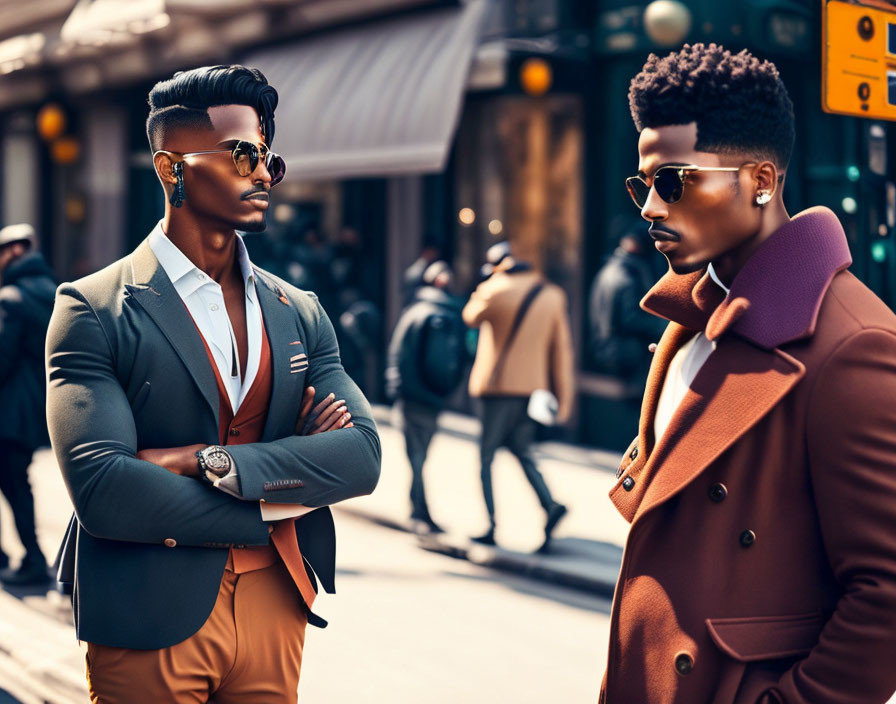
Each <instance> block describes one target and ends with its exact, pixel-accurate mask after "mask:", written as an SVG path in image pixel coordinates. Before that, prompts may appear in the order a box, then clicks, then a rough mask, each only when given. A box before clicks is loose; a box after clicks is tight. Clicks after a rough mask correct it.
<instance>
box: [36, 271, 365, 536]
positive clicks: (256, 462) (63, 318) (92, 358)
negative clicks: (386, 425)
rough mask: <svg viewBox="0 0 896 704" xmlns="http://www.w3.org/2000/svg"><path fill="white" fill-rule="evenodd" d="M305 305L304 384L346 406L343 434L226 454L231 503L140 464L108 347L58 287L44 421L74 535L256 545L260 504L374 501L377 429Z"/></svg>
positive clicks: (75, 298)
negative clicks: (235, 479) (286, 484)
mask: <svg viewBox="0 0 896 704" xmlns="http://www.w3.org/2000/svg"><path fill="white" fill-rule="evenodd" d="M314 305H315V319H314V320H312V321H311V322H312V326H309V327H310V329H312V330H314V331H315V332H316V333H317V334H316V339H314V335H310V337H309V340H308V341H307V343H308V349H309V369H308V376H307V378H306V382H307V384H308V385H309V386H313V387H315V388H318V389H329V390H331V391H332V392H333V393H334V397H335V398H339V399H345V401H346V404H347V405H348V407H349V408H351V409H352V413H353V417H352V418H351V424H352V427H350V428H347V429H344V430H342V431H341V432H338V433H335V432H324V433H318V434H314V435H300V436H295V435H291V436H289V437H285V438H281V439H277V440H274V441H271V442H259V443H248V444H245V445H240V446H234V447H231V448H228V451H230V453H231V455H232V456H233V457H234V460H235V463H236V466H237V468H238V471H239V477H240V481H239V484H240V494H241V497H240V498H241V499H243V500H239V499H237V498H235V497H233V496H230V495H229V494H227V493H225V492H223V491H220V490H218V489H215V488H214V487H212V486H210V485H208V484H206V483H204V482H200V481H197V480H196V479H194V478H192V477H189V476H183V475H181V474H178V473H175V472H174V471H164V470H163V469H161V468H160V466H159V465H157V464H155V463H153V462H149V461H146V460H145V459H141V458H140V457H138V455H137V430H136V426H135V423H134V418H133V415H132V413H131V408H130V405H129V403H128V400H127V397H126V395H125V392H124V390H123V388H122V386H121V384H120V382H119V380H118V378H117V377H116V375H115V364H114V354H113V349H112V344H111V343H110V342H109V336H108V335H107V333H106V331H105V330H104V329H103V327H102V325H101V323H100V321H99V319H98V317H97V315H96V313H95V312H94V310H93V309H92V308H91V306H90V304H89V303H88V302H87V300H86V299H85V298H84V296H83V295H82V294H81V293H80V292H79V291H78V290H77V289H76V288H75V287H74V286H71V285H64V286H62V287H60V289H59V292H58V293H57V298H56V307H55V309H54V312H53V317H52V319H51V321H50V329H49V332H48V335H47V373H48V384H47V420H48V423H49V427H50V438H51V440H52V444H53V449H54V451H55V453H56V458H57V460H58V462H59V466H60V468H61V470H62V474H63V478H64V479H65V482H66V486H67V488H68V490H69V494H70V496H71V498H72V502H73V504H74V506H75V512H76V513H77V516H78V520H79V521H80V523H81V525H82V526H83V528H84V529H85V530H86V531H87V532H88V533H90V534H91V535H94V536H96V537H100V538H106V539H110V540H123V541H130V542H144V543H158V542H162V541H164V540H165V538H166V537H173V538H175V539H176V540H177V542H178V544H180V545H196V546H201V545H203V544H204V543H208V542H226V543H239V544H245V545H266V544H267V542H268V525H267V524H266V523H265V522H264V521H263V520H262V517H261V514H260V512H259V509H258V505H257V502H258V501H259V500H261V499H265V500H266V501H272V502H277V503H294V504H302V505H304V506H309V507H319V506H325V505H329V504H332V503H336V502H338V501H342V500H345V499H348V498H351V497H353V496H360V495H363V494H368V493H370V492H372V491H373V488H374V487H375V486H376V482H377V480H378V478H379V467H380V444H379V438H378V436H377V433H376V427H375V425H374V423H373V420H372V418H371V414H370V408H369V405H368V404H367V401H366V399H365V398H364V396H363V395H362V394H361V392H360V391H359V390H358V388H357V386H356V385H355V384H354V383H353V382H352V381H351V379H350V378H349V377H348V375H347V374H346V373H345V371H344V370H343V368H342V365H341V363H340V361H339V351H338V347H337V344H336V337H335V333H334V332H333V327H332V325H331V324H330V322H329V319H328V318H327V316H326V314H324V312H323V309H322V308H321V307H320V304H318V303H316V302H315V304H314ZM173 412H175V413H176V412H178V411H177V410H175V411H173ZM180 412H183V411H180ZM171 422H176V421H175V420H172V421H171ZM194 452H195V450H194ZM194 461H195V458H194ZM171 468H172V469H173V468H175V467H173V466H172V467H171ZM284 479H286V480H290V479H300V480H301V486H298V487H295V488H290V489H287V490H280V491H273V492H272V491H270V490H269V489H267V490H266V489H265V485H268V487H270V486H271V484H272V483H275V482H277V481H278V480H284Z"/></svg>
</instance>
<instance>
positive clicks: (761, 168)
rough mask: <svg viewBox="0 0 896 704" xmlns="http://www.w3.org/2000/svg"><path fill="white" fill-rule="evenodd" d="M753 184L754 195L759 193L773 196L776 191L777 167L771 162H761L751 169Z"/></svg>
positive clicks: (777, 184)
mask: <svg viewBox="0 0 896 704" xmlns="http://www.w3.org/2000/svg"><path fill="white" fill-rule="evenodd" d="M752 176H753V182H754V184H755V186H754V188H755V193H759V192H760V191H763V192H766V193H768V194H770V195H775V194H776V193H777V191H778V186H779V185H780V184H779V183H778V176H779V171H778V167H777V166H775V165H774V163H772V162H771V161H762V162H760V163H758V164H756V166H754V167H753V173H752Z"/></svg>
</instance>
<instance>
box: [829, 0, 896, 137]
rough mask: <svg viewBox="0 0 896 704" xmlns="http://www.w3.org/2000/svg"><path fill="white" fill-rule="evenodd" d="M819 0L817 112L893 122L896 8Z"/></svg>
mask: <svg viewBox="0 0 896 704" xmlns="http://www.w3.org/2000/svg"><path fill="white" fill-rule="evenodd" d="M822 2H824V11H823V21H822V56H821V66H822V98H821V105H822V108H823V109H824V110H825V111H826V112H833V113H841V114H844V115H854V116H856V117H869V118H874V119H878V120H896V4H891V3H889V2H886V1H885V0H876V1H875V0H868V1H867V2H864V3H857V2H844V1H843V0H822Z"/></svg>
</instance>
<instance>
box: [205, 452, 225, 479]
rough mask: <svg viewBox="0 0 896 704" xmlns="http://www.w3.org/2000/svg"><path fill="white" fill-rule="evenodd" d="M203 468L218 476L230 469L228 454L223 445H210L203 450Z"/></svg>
mask: <svg viewBox="0 0 896 704" xmlns="http://www.w3.org/2000/svg"><path fill="white" fill-rule="evenodd" d="M204 454H205V468H206V469H207V470H208V471H210V472H212V473H214V474H216V475H218V476H219V477H220V476H224V475H225V474H227V472H229V471H230V455H229V454H227V450H225V449H224V448H223V447H210V448H208V449H207V450H205V453H204Z"/></svg>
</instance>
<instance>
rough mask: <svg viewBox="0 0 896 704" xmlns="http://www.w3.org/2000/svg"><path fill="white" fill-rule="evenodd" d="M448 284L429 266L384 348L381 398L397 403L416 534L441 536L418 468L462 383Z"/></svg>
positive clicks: (461, 351) (445, 275) (462, 355)
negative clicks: (442, 414) (385, 363)
mask: <svg viewBox="0 0 896 704" xmlns="http://www.w3.org/2000/svg"><path fill="white" fill-rule="evenodd" d="M453 280H454V275H453V273H452V271H451V268H450V267H449V266H448V264H447V263H446V262H444V261H441V260H440V261H436V262H433V263H432V264H430V265H429V266H428V267H427V268H426V271H424V273H423V285H422V286H421V287H419V288H418V289H417V290H416V291H415V292H414V298H413V300H412V302H411V304H410V305H408V306H407V307H406V308H405V309H404V311H403V312H402V314H401V316H400V317H399V319H398V323H397V324H396V326H395V331H394V332H393V334H392V340H391V341H390V343H389V352H388V366H387V367H386V392H387V395H388V396H389V397H390V398H396V399H398V408H399V413H400V414H401V418H402V428H403V430H404V441H405V450H406V451H407V455H408V461H409V462H410V464H411V473H412V479H411V521H412V523H413V524H414V528H415V531H416V532H418V533H425V532H429V533H441V532H442V529H441V528H440V527H439V525H438V524H437V523H436V522H435V521H434V520H433V519H432V516H431V515H430V513H429V506H428V504H427V501H426V490H425V488H424V483H423V465H424V464H425V463H426V454H427V451H428V450H429V443H430V442H431V441H432V438H433V435H435V432H436V428H437V425H438V418H439V413H440V412H441V410H442V408H443V406H444V405H445V400H446V399H447V397H448V396H449V395H450V394H451V393H453V392H454V391H455V389H457V387H458V386H460V384H461V383H462V382H463V377H464V371H465V366H466V360H467V353H466V340H465V337H466V331H467V328H466V326H465V325H464V321H463V318H462V317H461V307H460V304H459V303H458V302H457V300H456V299H455V298H454V296H452V295H451V293H450V291H451V286H452V284H453Z"/></svg>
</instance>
